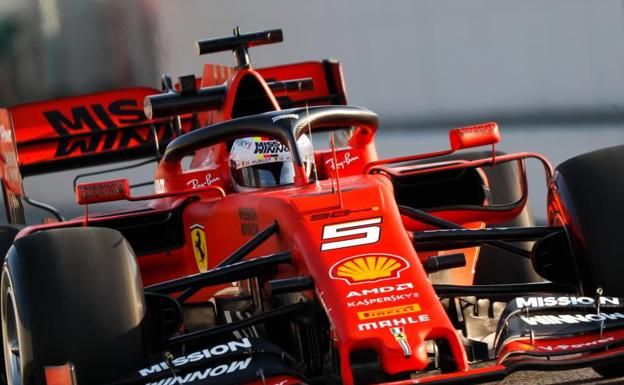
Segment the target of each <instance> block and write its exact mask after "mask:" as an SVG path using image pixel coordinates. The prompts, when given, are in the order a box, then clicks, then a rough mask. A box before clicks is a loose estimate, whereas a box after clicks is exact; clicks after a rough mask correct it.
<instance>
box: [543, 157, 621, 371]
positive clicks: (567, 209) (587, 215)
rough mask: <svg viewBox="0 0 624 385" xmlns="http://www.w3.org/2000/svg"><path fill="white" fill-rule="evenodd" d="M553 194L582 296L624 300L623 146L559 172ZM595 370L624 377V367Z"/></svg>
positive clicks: (582, 159)
mask: <svg viewBox="0 0 624 385" xmlns="http://www.w3.org/2000/svg"><path fill="white" fill-rule="evenodd" d="M552 194H556V195H557V196H558V197H559V200H560V202H561V203H562V205H563V208H562V211H563V212H564V213H563V216H565V217H566V218H567V224H566V225H567V230H568V235H569V239H570V241H571V247H572V251H573V256H574V261H573V262H572V261H571V263H574V265H575V267H576V272H577V279H578V283H579V288H580V291H581V294H582V295H586V296H592V297H593V296H595V295H596V290H597V289H598V288H601V289H602V291H603V293H604V295H606V296H610V297H624V281H623V280H622V271H624V259H622V253H624V246H623V245H622V214H623V213H624V146H615V147H609V148H605V149H601V150H597V151H592V152H589V153H586V154H583V155H579V156H576V157H574V158H571V159H569V160H567V161H565V162H563V163H562V164H560V165H559V166H558V167H557V169H556V172H555V177H554V188H553V191H552ZM560 214H562V213H560ZM553 216H554V215H553V213H551V217H553ZM552 219H553V218H551V220H552ZM551 224H558V223H551ZM594 370H595V371H596V372H597V373H598V374H600V375H602V376H604V377H619V376H624V365H623V363H622V362H618V363H614V364H607V365H600V366H596V367H594Z"/></svg>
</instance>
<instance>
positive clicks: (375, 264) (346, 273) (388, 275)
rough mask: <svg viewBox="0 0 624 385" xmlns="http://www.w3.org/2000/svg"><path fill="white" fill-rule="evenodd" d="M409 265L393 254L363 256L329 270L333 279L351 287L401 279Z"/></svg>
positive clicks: (357, 256)
mask: <svg viewBox="0 0 624 385" xmlns="http://www.w3.org/2000/svg"><path fill="white" fill-rule="evenodd" d="M408 267H409V263H407V261H406V260H405V259H403V258H402V257H399V256H398V255H392V254H362V255H356V256H353V257H349V258H345V259H343V260H341V261H338V262H336V263H335V264H334V265H333V266H332V267H331V269H330V270H329V276H330V277H331V278H333V279H341V280H344V281H345V282H347V283H348V284H349V285H355V284H358V283H366V282H377V281H383V280H387V279H393V278H399V277H400V274H401V271H403V270H405V269H407V268H408Z"/></svg>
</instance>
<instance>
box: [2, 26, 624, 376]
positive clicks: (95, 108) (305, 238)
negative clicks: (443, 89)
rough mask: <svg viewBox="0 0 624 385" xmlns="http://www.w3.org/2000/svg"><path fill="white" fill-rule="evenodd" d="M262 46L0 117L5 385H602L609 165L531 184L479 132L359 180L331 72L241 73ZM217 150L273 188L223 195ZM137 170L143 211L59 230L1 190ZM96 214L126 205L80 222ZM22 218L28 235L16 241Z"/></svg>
mask: <svg viewBox="0 0 624 385" xmlns="http://www.w3.org/2000/svg"><path fill="white" fill-rule="evenodd" d="M279 41H282V32H281V30H270V31H262V32H255V33H247V34H241V33H240V31H238V30H236V31H235V34H234V35H233V36H229V37H224V38H219V39H211V40H203V41H199V42H198V43H197V48H198V51H199V53H200V54H206V53H212V52H219V51H226V50H232V51H233V52H234V57H235V59H236V66H235V67H227V66H220V65H210V64H207V65H206V66H205V68H204V70H203V76H202V77H201V78H196V77H195V76H194V75H190V76H183V77H181V78H180V81H179V82H178V83H177V84H173V81H172V80H171V78H170V77H168V76H163V81H162V86H163V89H162V90H156V89H150V88H132V89H124V90H117V91H111V92H102V93H96V94H90V95H82V96H77V97H70V98H65V99H59V100H54V101H48V102H41V103H34V104H28V105H20V106H15V107H12V108H8V109H2V110H1V111H0V153H1V155H2V156H1V157H0V158H1V159H0V164H1V167H0V171H1V178H2V179H1V181H2V189H3V193H4V202H5V207H6V215H7V219H8V224H7V225H4V226H2V227H1V231H0V247H1V248H2V250H0V252H1V253H2V255H6V256H5V257H4V258H5V260H4V264H3V268H2V279H1V283H0V304H1V307H0V316H1V320H2V346H3V349H2V354H3V358H4V364H5V365H4V371H3V377H5V378H6V381H7V384H9V385H17V384H23V385H35V384H37V385H39V384H47V385H76V384H79V385H101V384H110V385H113V384H115V385H122V384H127V385H131V384H146V385H177V384H197V385H201V384H215V385H216V384H276V385H277V384H280V385H287V384H334V383H335V384H340V383H342V384H348V385H351V384H393V385H403V384H419V383H428V384H454V383H464V384H475V383H480V382H487V381H494V380H498V379H502V378H503V377H505V376H506V375H508V374H510V373H512V372H514V371H518V370H528V369H530V370H564V369H570V368H578V367H591V368H594V369H595V370H596V371H597V372H598V373H600V374H601V375H604V376H621V375H624V365H622V363H621V362H622V361H623V360H624V280H623V279H622V271H623V268H624V260H622V252H623V249H622V246H621V244H622V243H621V242H622V236H621V234H622V231H621V227H620V223H621V220H620V219H621V216H622V214H623V213H624V200H623V199H622V197H623V196H624V178H623V177H622V175H623V172H624V169H623V167H624V166H623V165H624V146H616V147H611V148H607V149H603V150H599V151H595V152H591V153H588V154H584V155H580V156H577V157H575V158H572V159H570V160H568V161H566V162H564V163H562V164H560V165H559V166H558V167H556V168H553V167H552V166H551V165H550V163H549V162H548V161H547V160H546V159H545V158H544V157H543V156H541V155H539V154H534V153H515V154H505V153H501V152H498V151H496V149H495V145H496V143H497V142H499V139H500V133H499V127H498V125H497V124H496V123H484V124H479V125H473V126H468V127H463V128H457V129H453V130H451V131H450V132H449V141H450V144H449V148H448V149H443V150H440V151H438V152H433V153H424V154H417V155H411V156H402V157H396V158H390V159H378V157H377V152H376V148H375V132H376V130H377V128H378V117H377V115H376V114H374V113H373V112H371V111H369V110H367V109H365V108H360V107H353V106H348V105H347V102H346V93H345V89H344V83H343V78H342V72H341V67H340V65H339V63H337V62H335V61H331V60H325V61H320V62H304V63H298V64H289V65H281V66H275V67H268V68H260V69H257V68H253V66H252V65H251V62H250V59H249V52H248V48H249V47H253V46H259V45H262V44H268V43H276V42H279ZM302 137H306V138H308V139H309V143H308V144H309V145H310V146H313V147H314V146H316V148H313V149H312V152H306V151H304V149H303V148H302V146H301V144H300V142H301V138H302ZM327 138H329V140H327ZM241 140H242V141H241ZM310 140H311V141H310ZM239 147H240V149H242V151H243V155H245V156H247V158H245V159H246V160H245V161H246V162H249V163H248V164H247V165H262V164H265V162H272V161H275V160H276V159H277V158H279V159H278V160H280V164H286V165H288V166H290V169H291V170H293V171H292V172H293V174H292V175H291V179H290V180H289V182H288V183H280V181H278V180H279V178H278V176H279V175H276V174H275V173H273V174H272V173H271V172H269V175H268V176H269V177H271V176H273V177H274V179H276V180H275V181H274V183H273V184H272V185H262V186H256V188H251V187H249V186H247V188H242V189H241V188H236V186H237V184H240V183H239V182H238V179H237V178H238V175H235V174H237V173H238V171H239V168H238V166H237V167H233V166H232V162H234V161H235V160H233V158H234V156H233V155H232V154H233V153H234V150H235V149H239ZM478 147H482V148H481V149H478V150H475V149H476V148H478ZM306 154H308V155H310V156H308V155H306ZM139 158H141V159H142V160H140V161H136V160H135V161H133V162H139V163H136V164H144V163H145V162H156V164H157V166H156V171H155V175H154V180H153V186H154V191H153V193H150V194H149V195H143V196H137V195H134V194H133V193H132V192H131V189H132V188H133V187H135V185H132V184H130V182H129V181H128V180H127V179H112V180H111V179H109V180H104V181H99V182H93V181H91V182H83V183H76V185H75V186H74V187H75V195H76V200H77V202H78V203H79V204H81V205H83V206H84V215H83V216H80V217H78V218H75V219H70V220H65V219H64V218H63V216H62V215H61V214H60V213H59V212H58V211H57V210H55V209H54V208H53V207H51V206H50V205H47V204H44V203H39V202H36V201H34V200H32V199H30V198H28V196H27V195H26V194H25V192H24V190H23V187H22V177H25V176H31V175H37V174H41V173H48V172H52V171H59V170H68V169H75V168H80V167H87V166H96V165H99V166H100V167H101V166H102V165H104V164H108V163H113V162H119V161H122V160H123V161H128V160H132V159H139ZM240 159H243V157H241V158H240ZM240 159H239V158H236V161H239V160H240ZM529 159H533V160H537V162H538V163H539V164H540V165H542V166H543V168H544V171H545V176H546V180H547V186H548V226H535V225H534V224H533V223H532V222H531V219H530V215H529V214H528V211H527V195H528V187H527V178H526V172H525V162H526V161H527V160H529ZM241 161H242V160H241ZM136 164H134V163H133V165H136ZM243 166H245V165H243ZM243 166H241V167H243ZM128 167H130V166H123V167H117V168H111V169H108V170H107V171H112V172H115V173H120V172H122V171H123V169H126V168H128ZM100 172H101V171H97V172H90V173H88V175H89V176H90V177H93V176H94V175H96V174H98V173H100ZM259 174H260V171H258V172H257V173H256V174H254V175H255V176H258V175H259ZM84 175H86V174H82V175H79V176H78V177H77V182H80V179H83V177H84ZM252 176H253V175H252ZM120 201H129V202H132V203H129V204H127V206H124V207H125V208H124V209H122V210H115V211H112V212H111V211H104V212H101V210H100V212H98V211H97V206H98V204H101V203H105V202H120ZM25 204H28V205H34V206H35V207H38V208H39V209H41V210H44V211H45V212H47V213H49V218H47V219H46V220H45V221H44V223H42V224H35V225H31V226H24V224H25V223H24V222H25V220H24V205H25ZM94 206H95V209H94ZM100 206H101V205H100Z"/></svg>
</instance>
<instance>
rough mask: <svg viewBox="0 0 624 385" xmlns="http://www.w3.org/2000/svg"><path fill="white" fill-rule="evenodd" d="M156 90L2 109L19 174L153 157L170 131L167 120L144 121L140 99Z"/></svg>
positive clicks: (53, 101) (76, 98)
mask: <svg viewBox="0 0 624 385" xmlns="http://www.w3.org/2000/svg"><path fill="white" fill-rule="evenodd" d="M158 92H160V91H158V90H156V89H152V88H129V89H123V90H117V91H109V92H99V93H94V94H88V95H82V96H75V97H69V98H63V99H57V100H52V101H45V102H40V103H31V104H24V105H20V106H16V107H13V108H10V109H8V111H7V110H5V114H7V113H8V115H9V120H10V121H11V125H9V126H8V127H11V128H12V131H13V133H14V136H15V140H16V142H17V152H18V158H19V170H20V171H21V174H22V175H24V176H27V175H33V174H38V173H44V172H46V173H47V172H52V171H56V170H63V169H69V168H76V167H85V166H91V165H95V164H100V163H108V162H116V161H120V160H124V161H125V160H129V159H132V158H137V157H146V156H149V155H152V154H153V155H154V157H155V156H156V154H157V149H158V147H160V148H164V147H165V146H166V145H167V144H168V143H169V142H170V141H171V140H172V139H173V138H174V135H175V133H174V132H173V131H172V129H171V125H170V124H169V120H168V119H160V120H150V119H148V118H147V117H146V116H145V114H144V113H143V98H145V97H146V96H147V95H152V94H155V93H158ZM186 120H189V122H188V123H190V117H188V118H187V119H186ZM3 150H4V149H3Z"/></svg>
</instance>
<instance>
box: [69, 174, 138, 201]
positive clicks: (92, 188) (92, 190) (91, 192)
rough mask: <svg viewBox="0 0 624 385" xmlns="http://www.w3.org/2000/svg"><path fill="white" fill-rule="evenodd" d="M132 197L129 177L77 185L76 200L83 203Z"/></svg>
mask: <svg viewBox="0 0 624 385" xmlns="http://www.w3.org/2000/svg"><path fill="white" fill-rule="evenodd" d="M130 197H131V196H130V182H128V179H114V180H106V181H102V182H94V183H81V184H79V185H78V186H76V201H77V202H78V204H81V205H86V204H91V203H101V202H111V201H118V200H123V199H128V198H130Z"/></svg>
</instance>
